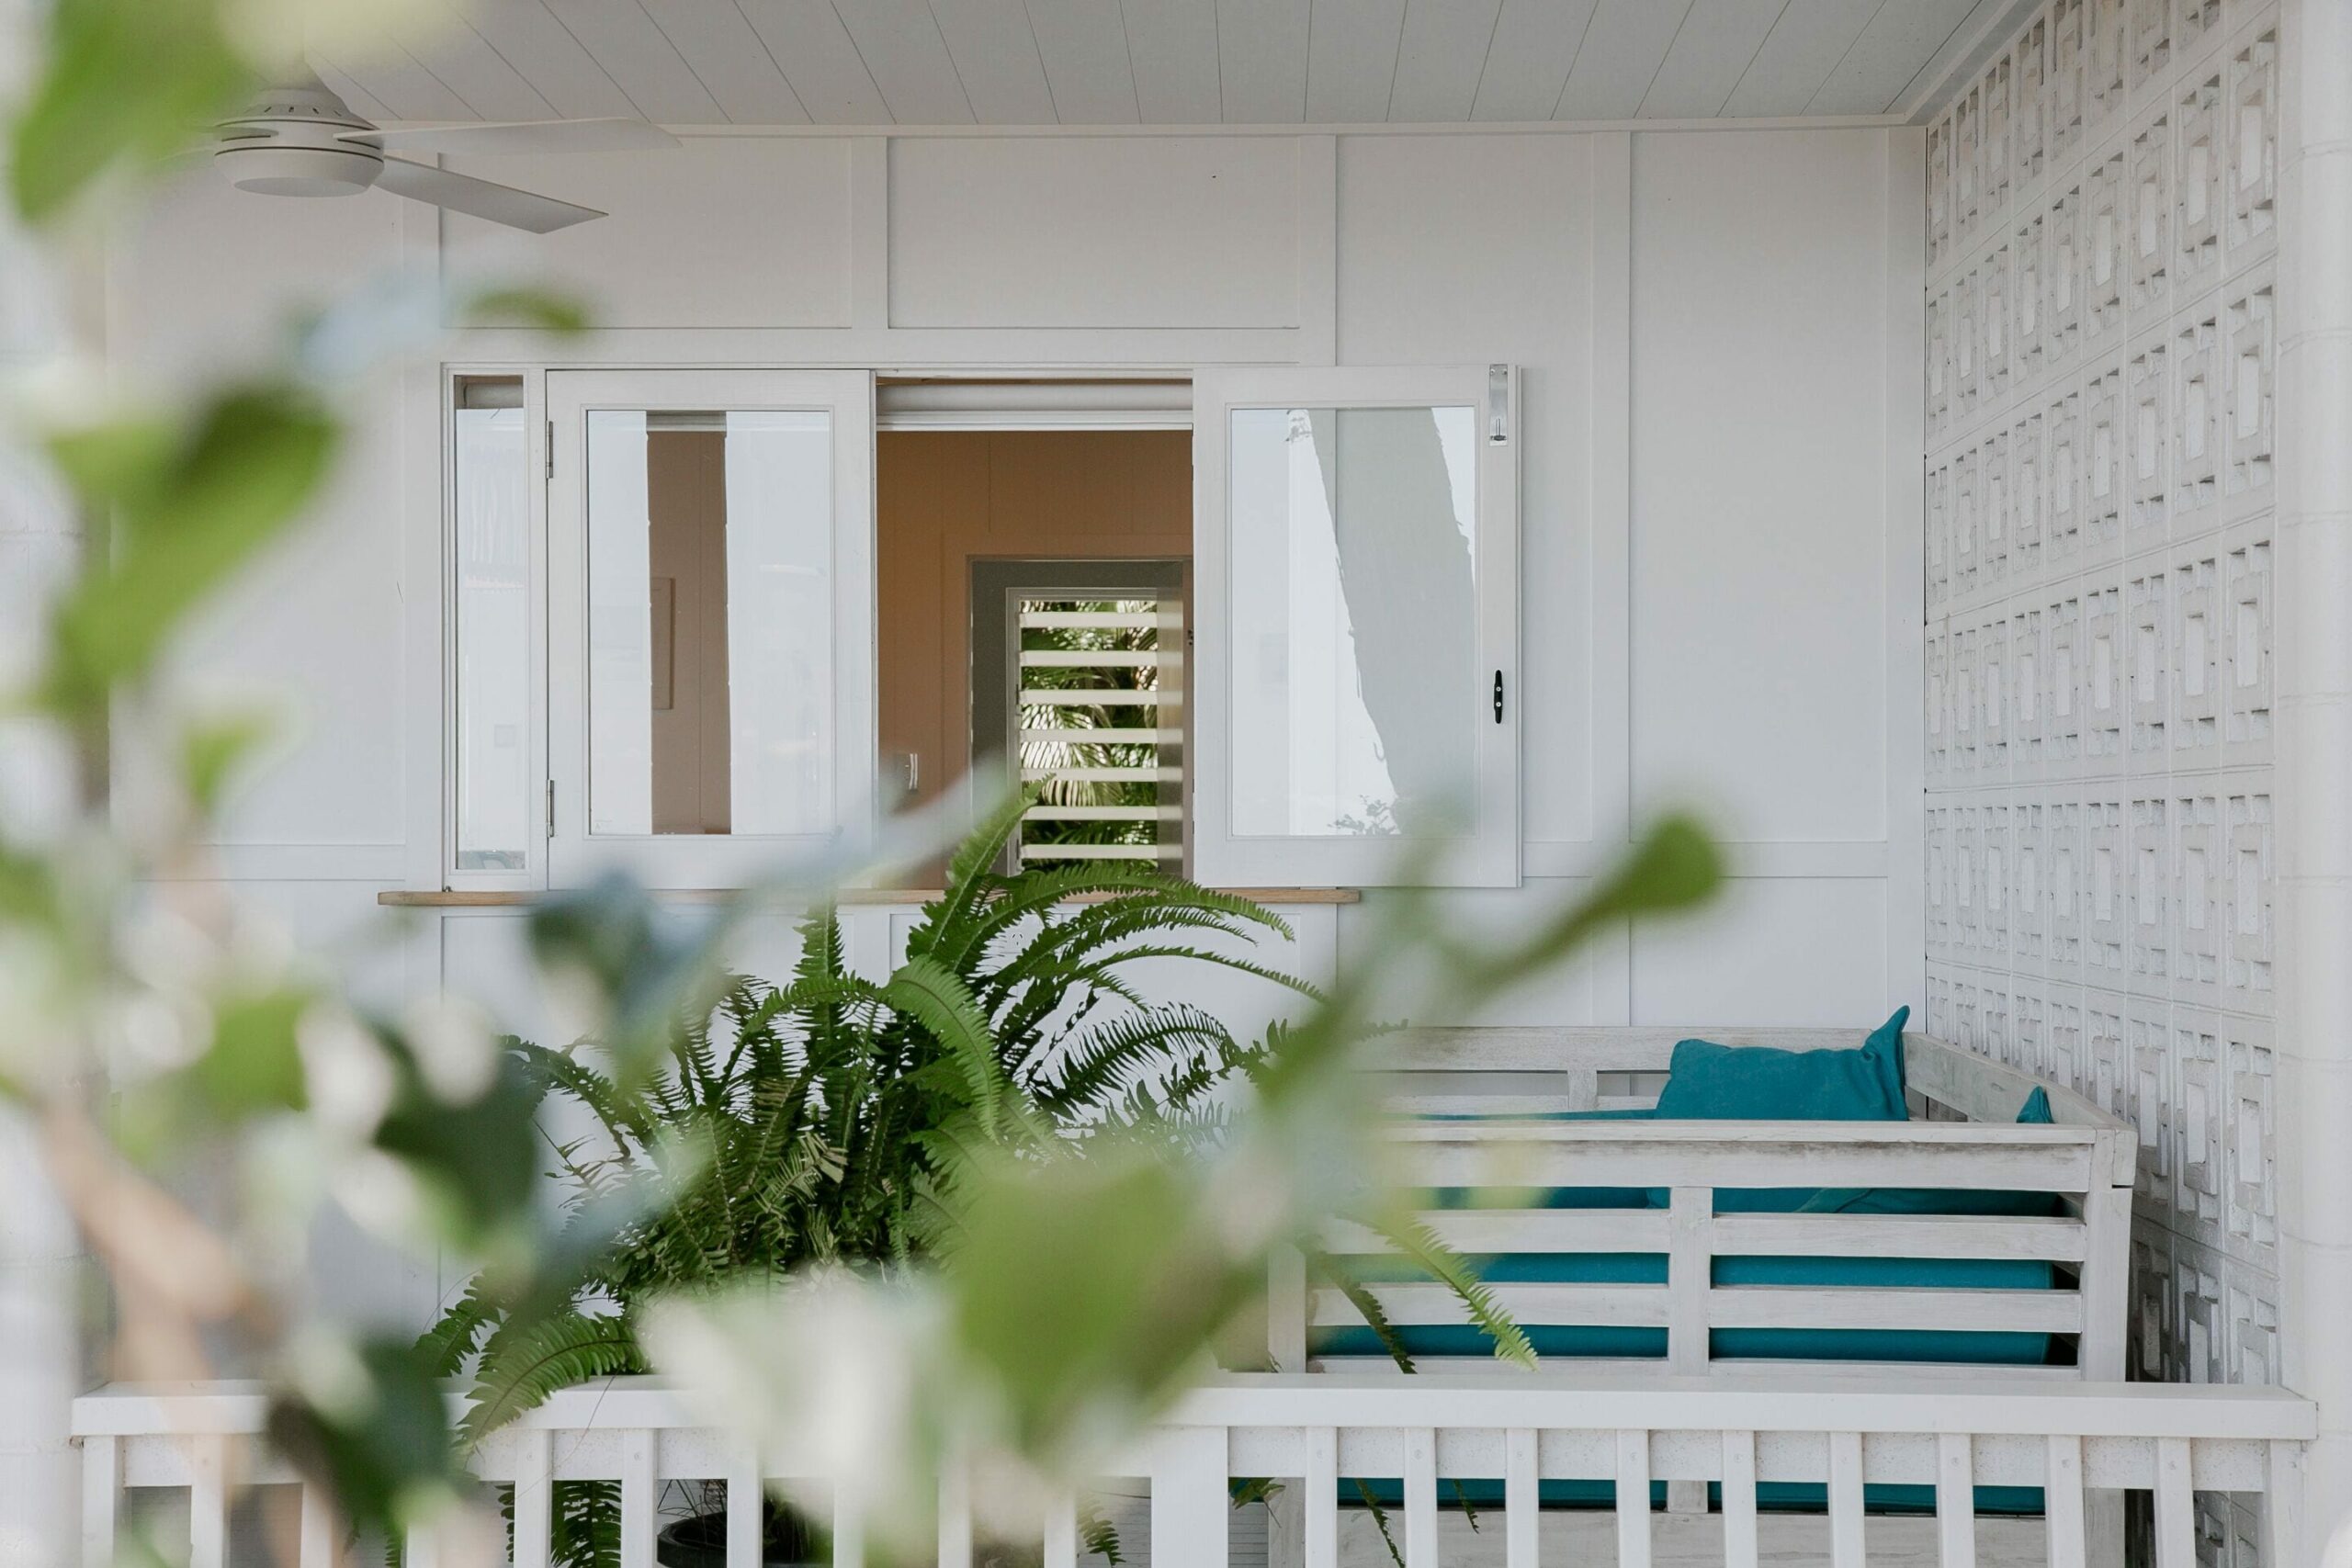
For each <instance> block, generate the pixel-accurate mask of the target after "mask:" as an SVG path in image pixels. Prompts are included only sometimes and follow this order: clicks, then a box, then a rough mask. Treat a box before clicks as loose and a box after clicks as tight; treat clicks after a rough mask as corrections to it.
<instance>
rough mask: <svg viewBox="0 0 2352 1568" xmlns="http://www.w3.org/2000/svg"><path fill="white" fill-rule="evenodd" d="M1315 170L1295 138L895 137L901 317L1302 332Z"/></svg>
mask: <svg viewBox="0 0 2352 1568" xmlns="http://www.w3.org/2000/svg"><path fill="white" fill-rule="evenodd" d="M1306 166H1307V165H1306V164H1305V162H1304V161H1303V160H1302V158H1301V156H1300V142H1299V141H1298V140H1297V139H1295V138H1293V137H1214V138H1212V137H1115V136H1090V137H1049V138H1037V139H1030V138H1009V139H992V138H981V139H971V138H932V139H926V138H915V137H908V138H897V139H894V140H893V141H892V142H891V146H890V324H891V325H892V326H894V327H1284V326H1293V325H1295V324H1297V321H1298V310H1299V292H1298V254H1299V219H1300V213H1301V209H1302V207H1304V206H1306V197H1305V196H1304V193H1303V192H1302V190H1301V186H1300V179H1301V174H1302V170H1303V169H1304V168H1305V167H1306ZM1145 192H1148V193H1149V198H1148V199H1147V200H1138V199H1137V197H1138V195H1139V194H1141V193H1145ZM1318 205H1319V204H1318Z"/></svg>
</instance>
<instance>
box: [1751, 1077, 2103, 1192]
mask: <svg viewBox="0 0 2352 1568" xmlns="http://www.w3.org/2000/svg"><path fill="white" fill-rule="evenodd" d="M2056 1121H2057V1118H2056V1117H2054V1116H2052V1114H2051V1113H2050V1096H2049V1095H2047V1094H2045V1093H2043V1092H2042V1089H2041V1085H2040V1084H2036V1085H2034V1086H2033V1092H2032V1093H2031V1094H2029V1095H2027V1096H2026V1097H2025V1104H2024V1105H2023V1106H2021V1107H2019V1108H2018V1124H2019V1125H2031V1124H2037V1123H2039V1124H2043V1125H2047V1124H2050V1123H2052V1122H2056ZM1717 1206H1718V1208H1720V1207H1721V1205H1720V1204H1719V1205H1717ZM1797 1212H1798V1213H1803V1214H1996V1215H2003V1216H2007V1215H2026V1216H2030V1217H2034V1218H2040V1217H2042V1216H2045V1215H2050V1214H2057V1213H2064V1208H2063V1207H2062V1206H2061V1205H2060V1203H2059V1201H2058V1195H2057V1194H2056V1193H2054V1192H1985V1191H1955V1190H1951V1189H1947V1188H1938V1187H1827V1188H1824V1189H1823V1190H1820V1191H1819V1192H1816V1193H1815V1194H1814V1195H1813V1196H1812V1197H1810V1198H1808V1199H1807V1200H1805V1201H1804V1203H1802V1204H1800V1205H1799V1206H1798V1209H1797Z"/></svg>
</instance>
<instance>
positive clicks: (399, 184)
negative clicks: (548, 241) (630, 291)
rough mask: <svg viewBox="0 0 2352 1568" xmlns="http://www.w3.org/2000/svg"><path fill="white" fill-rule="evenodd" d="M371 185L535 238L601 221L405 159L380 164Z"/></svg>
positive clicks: (595, 214) (590, 213) (582, 210)
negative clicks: (374, 182) (379, 172)
mask: <svg viewBox="0 0 2352 1568" xmlns="http://www.w3.org/2000/svg"><path fill="white" fill-rule="evenodd" d="M376 184H377V185H378V186H380V187H381V188H383V189H385V190H388V191H390V192H391V193H392V194H393V195H394V196H404V197H408V198H409V199H410V200H412V201H429V202H431V203H432V204H433V205H434V206H435V207H446V208H448V209H450V210H451V211H453V212H463V213H467V214H469V215H470V216H472V217H475V218H486V219H488V220H490V221H491V222H492V223H503V224H505V225H506V226H507V227H508V228H510V229H527V230H529V231H531V232H532V233H534V234H545V233H548V232H549V231H553V230H557V229H568V228H570V227H571V225H572V224H574V223H585V222H587V221H588V220H590V219H591V218H602V217H603V216H605V215H604V214H603V213H601V212H599V211H597V210H596V209H594V208H593V207H574V206H573V205H572V204H571V202H568V201H558V200H557V199H556V198H555V197H551V196H538V195H536V194H534V193H533V192H530V191H527V190H516V189H515V187H514V186H502V185H492V184H491V182H490V181H488V180H478V179H476V178H474V177H473V176H472V175H460V174H454V173H452V172H451V171H449V170H447V169H435V168H431V167H428V166H427V165H425V164H412V163H410V162H409V161H408V160H407V159H405V158H387V159H385V160H384V172H383V173H382V174H380V175H377V176H376Z"/></svg>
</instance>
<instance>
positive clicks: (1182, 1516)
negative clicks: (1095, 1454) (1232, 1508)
mask: <svg viewBox="0 0 2352 1568" xmlns="http://www.w3.org/2000/svg"><path fill="white" fill-rule="evenodd" d="M1226 1462H1227V1461H1226V1438H1225V1428H1224V1427H1170V1428H1168V1429H1167V1430H1166V1431H1164V1432H1163V1433H1161V1434H1160V1440H1159V1444H1158V1449H1157V1453H1156V1456H1155V1462H1154V1464H1153V1466H1152V1472H1151V1560H1152V1561H1153V1562H1170V1563H1175V1562H1181V1563H1183V1564H1185V1565H1186V1568H1193V1564H1199V1565H1201V1568H1225V1562H1226V1555H1227V1552H1226V1520H1225V1516H1226V1510H1227V1506H1228V1502H1227V1495H1226Z"/></svg>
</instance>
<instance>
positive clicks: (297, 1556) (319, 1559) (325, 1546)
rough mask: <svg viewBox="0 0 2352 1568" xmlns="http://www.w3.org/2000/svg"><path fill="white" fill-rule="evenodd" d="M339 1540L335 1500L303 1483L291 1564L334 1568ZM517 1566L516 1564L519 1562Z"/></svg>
mask: <svg viewBox="0 0 2352 1568" xmlns="http://www.w3.org/2000/svg"><path fill="white" fill-rule="evenodd" d="M342 1536H343V1526H342V1521H341V1520H340V1519H338V1518H337V1517H335V1507H334V1499H333V1498H331V1497H329V1496H328V1495H327V1489H326V1488H325V1487H323V1486H314V1485H312V1484H311V1483H307V1482H306V1483H303V1486H302V1514H301V1517H300V1520H299V1521H298V1523H297V1525H296V1529H295V1545H294V1561H295V1562H297V1563H298V1564H300V1568H334V1565H335V1559H336V1557H337V1555H338V1553H337V1551H336V1550H335V1548H336V1543H337V1542H338V1541H339V1540H341V1539H342ZM516 1562H518V1563H519V1562H521V1559H520V1558H517V1559H516Z"/></svg>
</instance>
